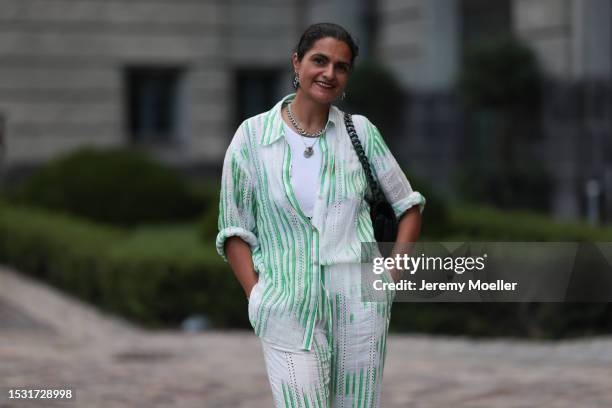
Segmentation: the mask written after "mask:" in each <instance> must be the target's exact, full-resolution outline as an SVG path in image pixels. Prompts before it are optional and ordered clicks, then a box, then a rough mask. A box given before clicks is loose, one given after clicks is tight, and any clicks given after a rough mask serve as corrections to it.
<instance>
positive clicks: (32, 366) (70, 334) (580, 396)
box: [0, 268, 612, 408]
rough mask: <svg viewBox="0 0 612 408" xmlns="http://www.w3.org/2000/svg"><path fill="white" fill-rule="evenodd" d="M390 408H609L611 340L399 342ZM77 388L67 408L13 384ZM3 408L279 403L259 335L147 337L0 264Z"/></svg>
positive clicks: (393, 351)
mask: <svg viewBox="0 0 612 408" xmlns="http://www.w3.org/2000/svg"><path fill="white" fill-rule="evenodd" d="M388 353H389V354H388V362H387V369H386V371H385V379H384V386H383V387H384V391H383V407H385V408H400V407H401V408H406V407H414V408H430V407H431V408H434V407H435V408H440V407H453V408H462V407H469V408H480V407H487V408H491V407H504V408H506V407H507V408H510V407H517V408H518V407H551V408H552V407H559V408H560V407H568V408H569V407H571V408H577V407H580V408H583V407H612V338H601V339H589V340H580V341H566V342H560V343H527V342H510V341H471V340H465V339H457V338H432V337H427V336H390V338H389V345H388ZM31 386H38V387H43V386H44V387H71V388H73V389H75V390H76V396H77V397H76V401H73V402H71V403H63V404H51V403H49V402H46V401H45V402H41V401H32V402H27V403H23V402H20V403H16V402H14V401H9V400H8V399H7V398H6V395H7V391H6V389H7V388H8V387H31ZM0 387H3V390H2V392H3V394H4V395H2V397H1V398H0V407H54V406H71V407H86V408H96V407H105V408H107V407H113V408H114V407H118V408H120V407H143V408H144V407H147V408H150V407H207V408H208V407H210V408H221V407H228V408H230V407H231V408H240V407H244V408H264V407H265V408H269V407H272V401H271V394H270V392H269V390H268V384H267V379H266V376H265V371H264V363H263V359H262V355H261V350H260V348H259V343H258V340H257V338H256V337H255V336H254V335H253V334H251V333H250V332H218V331H212V332H207V333H205V334H197V335H193V334H183V333H179V332H145V331H142V330H139V329H137V328H134V327H131V326H129V325H127V324H125V323H122V322H121V321H119V320H116V319H110V318H108V317H105V316H103V315H101V314H99V313H98V312H97V311H95V310H94V309H92V308H90V307H88V306H87V305H83V304H81V303H79V302H76V301H74V300H73V299H70V298H68V297H66V296H64V295H62V294H60V293H58V292H57V291H55V290H53V289H50V288H48V287H46V286H44V285H41V284H38V283H36V282H33V281H31V280H29V279H26V278H24V277H23V276H19V275H17V274H15V273H14V272H12V271H10V270H8V269H6V268H0Z"/></svg>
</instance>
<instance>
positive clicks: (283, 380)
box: [216, 23, 425, 408]
mask: <svg viewBox="0 0 612 408" xmlns="http://www.w3.org/2000/svg"><path fill="white" fill-rule="evenodd" d="M357 54H358V47H357V45H356V44H355V42H354V41H353V39H352V37H351V36H350V35H349V33H347V32H346V30H344V29H343V28H342V27H340V26H338V25H335V24H328V23H323V24H315V25H312V26H310V27H308V29H306V31H305V32H304V34H303V35H302V37H301V38H300V41H299V43H298V45H297V48H296V50H295V52H294V53H293V55H292V57H291V62H292V66H293V69H294V72H295V77H294V81H293V85H294V87H295V90H296V92H295V93H294V94H290V95H287V96H285V97H284V98H283V99H282V100H281V101H279V102H278V103H277V104H276V105H275V106H274V107H273V108H272V109H271V110H270V111H268V112H264V113H262V114H259V115H257V116H254V117H251V118H249V119H247V120H245V121H244V122H243V123H242V125H240V127H239V128H238V130H237V131H236V134H235V135H234V138H233V139H232V142H231V144H230V146H229V148H228V150H227V153H226V156H225V161H224V165H223V175H222V184H221V186H222V187H221V198H220V200H221V201H220V206H219V207H220V214H219V234H218V235H217V242H216V244H217V251H218V252H219V254H220V255H221V256H222V257H224V258H225V259H226V260H228V261H229V263H230V265H231V267H232V269H233V271H234V274H235V275H236V277H237V279H238V281H239V282H240V284H241V285H242V287H243V288H244V291H245V293H246V295H247V297H248V298H249V305H248V316H249V320H250V322H251V324H252V326H253V329H254V330H255V334H256V335H257V336H259V337H260V339H261V343H262V347H263V352H264V358H265V362H266V368H267V373H268V377H269V380H270V385H271V387H272V394H273V397H274V402H275V405H276V406H277V407H287V406H292V407H300V406H305V407H309V406H313V407H315V406H316V407H332V406H334V407H336V406H337V407H340V406H345V407H349V406H360V407H364V408H366V407H378V406H380V391H381V384H382V373H383V369H384V361H385V354H386V352H385V350H386V347H385V345H386V336H387V330H388V326H389V318H390V315H391V304H392V301H393V297H394V292H393V291H388V292H387V296H385V300H384V301H380V302H371V301H364V300H363V299H362V298H361V253H360V252H361V244H362V243H363V242H375V238H374V232H373V227H372V221H371V219H370V215H369V214H370V207H369V204H368V201H366V199H365V197H366V189H367V186H368V182H367V181H366V175H365V172H364V170H363V168H362V166H361V163H360V161H359V159H358V157H357V154H356V152H355V149H354V147H353V144H352V142H351V138H350V136H349V134H348V130H347V126H346V124H345V122H344V113H343V112H342V111H340V110H339V109H338V108H337V107H335V106H334V105H333V104H332V103H333V102H334V101H335V100H336V99H338V98H339V97H342V95H343V93H344V90H345V88H346V84H347V82H348V79H349V76H350V74H351V72H352V70H353V64H354V62H355V58H356V57H357ZM353 122H354V126H355V129H356V131H357V136H358V138H359V139H360V142H361V144H362V145H363V149H364V151H365V154H366V155H367V156H368V158H369V161H370V163H371V170H372V175H373V176H374V177H376V178H377V180H378V184H379V186H380V189H381V190H382V191H383V192H384V194H385V196H386V198H387V200H388V201H389V203H390V204H391V205H392V207H393V211H394V212H395V215H396V216H397V217H398V218H400V222H399V229H398V234H397V238H396V241H397V242H414V241H416V239H417V238H418V235H419V230H420V224H421V218H420V217H421V211H422V210H423V207H424V205H425V199H424V197H423V196H422V195H421V194H419V193H418V192H416V191H413V190H412V188H411V186H410V183H409V182H408V180H407V179H406V176H405V175H404V173H403V172H402V170H401V169H400V167H399V165H398V164H397V162H396V160H395V158H394V157H393V155H392V154H391V152H390V151H389V149H388V148H387V145H386V144H385V142H384V140H383V138H382V136H381V134H380V132H379V131H378V129H377V128H376V126H374V125H373V124H372V123H371V122H370V121H369V120H368V119H367V118H366V117H364V116H361V115H354V116H353ZM381 278H382V279H383V280H384V281H385V282H390V281H391V280H392V278H391V276H390V274H389V272H388V271H386V272H385V273H384V274H382V275H381Z"/></svg>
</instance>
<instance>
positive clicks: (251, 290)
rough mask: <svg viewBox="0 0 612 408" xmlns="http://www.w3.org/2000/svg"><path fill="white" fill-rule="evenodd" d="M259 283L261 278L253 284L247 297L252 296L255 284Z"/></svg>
mask: <svg viewBox="0 0 612 408" xmlns="http://www.w3.org/2000/svg"><path fill="white" fill-rule="evenodd" d="M258 283H259V279H257V281H256V282H255V283H254V284H253V285H252V286H251V288H250V289H249V292H248V293H247V299H250V298H251V293H252V292H253V288H254V287H255V285H257V284H258Z"/></svg>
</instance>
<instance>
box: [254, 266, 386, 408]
mask: <svg viewBox="0 0 612 408" xmlns="http://www.w3.org/2000/svg"><path fill="white" fill-rule="evenodd" d="M321 280H322V283H323V290H324V293H325V294H326V299H327V300H328V303H327V305H328V307H323V308H322V309H323V311H322V313H320V314H319V318H318V319H317V323H316V325H315V329H314V340H313V347H312V350H310V351H307V350H304V351H297V352H295V351H288V350H283V349H282V348H279V347H276V346H275V345H274V344H271V343H269V342H268V341H266V340H264V339H262V340H261V342H262V347H263V352H264V358H265V361H266V369H267V372H268V378H269V381H270V385H271V387H272V394H273V397H274V403H275V406H276V407H283V408H286V407H291V408H319V407H322V408H331V407H334V408H344V407H346V408H348V407H359V408H361V407H363V408H370V407H379V406H380V392H381V384H382V377H383V369H384V362H385V354H386V352H385V351H386V348H385V347H386V338H387V331H388V327H389V318H390V312H391V302H392V299H390V301H389V302H362V301H361V275H360V265H359V264H343V265H333V266H328V267H323V274H322V279H321ZM330 326H331V327H330Z"/></svg>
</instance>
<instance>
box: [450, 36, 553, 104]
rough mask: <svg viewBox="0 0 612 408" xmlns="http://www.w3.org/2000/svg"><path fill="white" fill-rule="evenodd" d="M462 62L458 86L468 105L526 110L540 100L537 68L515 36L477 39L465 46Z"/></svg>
mask: <svg viewBox="0 0 612 408" xmlns="http://www.w3.org/2000/svg"><path fill="white" fill-rule="evenodd" d="M464 61H465V63H464V65H463V69H462V71H461V73H460V76H459V85H460V89H461V91H462V93H463V95H464V97H465V99H466V101H467V102H468V104H470V105H472V106H476V107H481V108H494V109H495V108H507V107H518V106H521V107H523V108H524V109H526V110H527V111H528V110H529V109H530V108H533V107H534V106H537V104H538V103H539V101H540V81H541V73H540V69H539V66H538V63H537V60H536V57H535V54H534V52H533V51H532V50H531V48H529V47H528V46H527V45H524V44H523V43H522V42H521V41H519V40H518V39H516V38H513V37H504V38H491V39H487V40H483V41H480V42H478V43H476V44H474V45H473V46H471V47H469V48H468V49H467V51H466V53H465V58H464Z"/></svg>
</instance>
